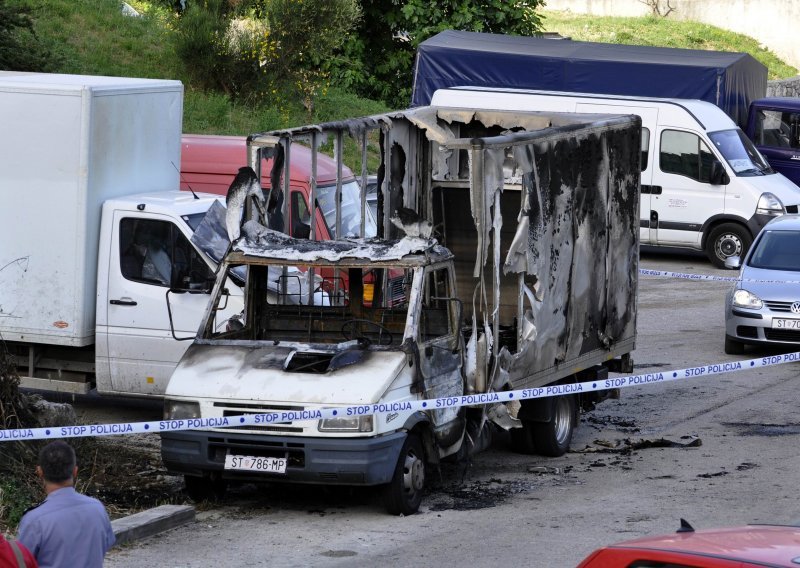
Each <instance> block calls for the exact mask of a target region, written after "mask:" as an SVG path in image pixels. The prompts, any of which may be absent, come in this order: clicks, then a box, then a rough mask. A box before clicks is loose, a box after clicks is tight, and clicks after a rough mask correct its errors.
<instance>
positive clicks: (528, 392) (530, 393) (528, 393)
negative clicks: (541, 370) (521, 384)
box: [520, 387, 544, 398]
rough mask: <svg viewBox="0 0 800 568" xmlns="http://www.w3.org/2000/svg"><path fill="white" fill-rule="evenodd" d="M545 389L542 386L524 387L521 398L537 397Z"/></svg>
mask: <svg viewBox="0 0 800 568" xmlns="http://www.w3.org/2000/svg"><path fill="white" fill-rule="evenodd" d="M543 392H544V389H543V388H541V387H538V388H534V389H522V395H521V396H520V398H536V397H537V396H542V393H543Z"/></svg>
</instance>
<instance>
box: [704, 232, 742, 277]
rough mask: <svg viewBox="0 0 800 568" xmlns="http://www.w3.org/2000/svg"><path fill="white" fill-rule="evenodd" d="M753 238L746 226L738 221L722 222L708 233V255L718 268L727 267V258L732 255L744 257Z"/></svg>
mask: <svg viewBox="0 0 800 568" xmlns="http://www.w3.org/2000/svg"><path fill="white" fill-rule="evenodd" d="M751 244H753V238H752V237H751V236H750V231H748V230H747V228H746V227H743V226H742V225H739V224H737V223H722V224H721V225H717V226H716V227H714V228H713V229H711V232H710V233H709V234H708V238H707V239H706V256H708V260H710V261H711V264H713V265H714V266H716V267H717V268H725V259H726V258H728V257H731V256H738V257H740V258H743V257H744V255H745V254H746V253H747V251H748V249H749V248H750V245H751Z"/></svg>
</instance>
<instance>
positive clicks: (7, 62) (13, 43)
mask: <svg viewBox="0 0 800 568" xmlns="http://www.w3.org/2000/svg"><path fill="white" fill-rule="evenodd" d="M58 63H59V61H58V60H57V58H56V57H55V56H54V55H53V54H52V53H51V52H50V51H49V50H48V49H47V47H45V46H44V45H43V44H42V43H41V42H40V41H39V38H38V37H37V36H36V33H35V32H34V29H33V19H32V18H31V10H30V9H29V8H27V7H25V6H13V5H10V4H8V3H7V2H6V0H0V69H4V70H7V71H51V70H53V69H55V68H57V65H58Z"/></svg>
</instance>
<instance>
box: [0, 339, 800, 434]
mask: <svg viewBox="0 0 800 568" xmlns="http://www.w3.org/2000/svg"><path fill="white" fill-rule="evenodd" d="M795 362H800V352H795V353H786V354H783V355H773V356H769V357H760V358H757V359H746V360H744V361H728V362H725V363H714V364H711V365H704V366H701V367H688V368H686V369H678V370H673V371H659V372H655V373H644V374H641V375H628V376H624V377H613V378H608V379H602V380H595V381H586V382H583V383H571V384H558V385H550V386H543V387H533V388H527V389H520V390H513V391H501V392H490V393H481V394H468V395H463V396H449V397H442V398H432V399H426V400H413V401H398V402H384V403H375V404H361V405H354V406H345V407H337V408H316V409H305V410H282V411H276V412H265V413H262V414H245V415H240V416H221V417H209V418H180V419H172V420H167V419H165V420H157V421H151V422H122V423H117V424H87V425H76V426H51V427H47V428H21V429H13V430H12V429H8V430H0V442H7V441H20V440H47V439H53V440H55V439H60V438H80V437H88V436H118V435H124V434H156V433H161V432H175V431H183V430H205V429H209V428H231V427H242V426H265V425H273V424H285V423H290V422H295V421H307V420H324V419H337V418H345V419H347V418H356V417H359V416H366V415H370V414H372V415H375V414H390V413H399V412H417V411H420V412H425V411H431V410H440V409H445V408H458V407H462V406H479V405H486V404H495V403H507V402H512V401H515V400H531V399H536V398H546V397H550V396H563V395H568V394H578V393H586V392H596V391H604V390H609V389H618V388H625V387H633V386H644V385H654V384H657V383H665V382H669V381H680V380H684V379H695V378H699V377H706V376H712V375H720V374H723V373H732V372H737V371H746V370H751V369H758V368H761V367H771V366H773V365H782V364H784V363H795Z"/></svg>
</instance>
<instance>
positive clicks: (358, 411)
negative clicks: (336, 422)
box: [347, 405, 371, 416]
mask: <svg viewBox="0 0 800 568" xmlns="http://www.w3.org/2000/svg"><path fill="white" fill-rule="evenodd" d="M369 409H370V407H369V406H368V405H361V406H351V407H349V408H348V409H347V415H348V416H361V415H362V414H371V412H370V410H369Z"/></svg>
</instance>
